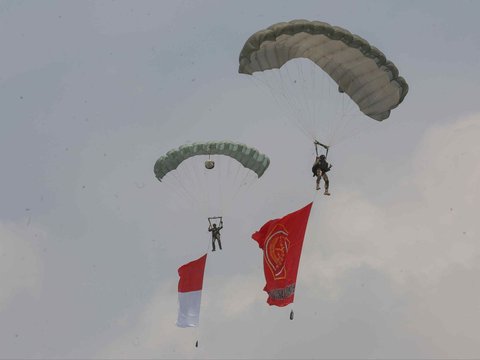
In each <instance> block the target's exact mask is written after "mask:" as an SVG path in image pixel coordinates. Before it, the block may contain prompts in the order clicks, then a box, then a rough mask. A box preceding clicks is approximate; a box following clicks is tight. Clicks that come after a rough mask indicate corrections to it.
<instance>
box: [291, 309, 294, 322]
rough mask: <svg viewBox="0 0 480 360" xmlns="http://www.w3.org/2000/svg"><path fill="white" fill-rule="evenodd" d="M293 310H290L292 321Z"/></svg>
mask: <svg viewBox="0 0 480 360" xmlns="http://www.w3.org/2000/svg"><path fill="white" fill-rule="evenodd" d="M293 316H294V315H293V310H290V320H293Z"/></svg>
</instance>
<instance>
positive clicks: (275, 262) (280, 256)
mask: <svg viewBox="0 0 480 360" xmlns="http://www.w3.org/2000/svg"><path fill="white" fill-rule="evenodd" d="M311 208H312V203H310V204H308V205H307V206H305V207H303V208H301V209H300V210H297V211H295V212H292V213H290V214H287V215H285V216H284V217H282V218H281V219H275V220H270V221H268V222H267V223H266V224H265V225H263V226H262V227H261V229H260V230H258V231H257V232H256V233H254V234H253V235H252V239H253V240H255V241H256V242H257V243H258V245H259V247H260V248H261V249H263V270H264V273H265V280H266V282H267V283H266V285H265V288H264V289H263V290H264V291H265V292H267V294H268V299H267V303H268V304H270V305H276V306H286V305H288V304H290V303H292V302H293V299H294V296H295V284H296V280H297V272H298V264H299V262H300V255H301V253H302V245H303V239H304V237H305V230H306V228H307V223H308V217H309V215H310V210H311Z"/></svg>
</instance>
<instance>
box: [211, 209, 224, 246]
mask: <svg viewBox="0 0 480 360" xmlns="http://www.w3.org/2000/svg"><path fill="white" fill-rule="evenodd" d="M211 219H216V218H208V222H209V223H210V225H209V226H208V231H209V232H211V233H212V251H215V240H216V241H218V247H219V248H220V250H222V243H221V241H220V230H222V229H223V219H222V217H220V224H219V226H218V227H217V224H215V223H214V224H213V225H212V223H211V222H210V220H211Z"/></svg>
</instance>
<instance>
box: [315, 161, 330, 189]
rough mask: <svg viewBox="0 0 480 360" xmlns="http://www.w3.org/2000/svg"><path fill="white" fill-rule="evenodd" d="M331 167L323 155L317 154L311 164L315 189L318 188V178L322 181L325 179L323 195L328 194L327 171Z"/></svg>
mask: <svg viewBox="0 0 480 360" xmlns="http://www.w3.org/2000/svg"><path fill="white" fill-rule="evenodd" d="M331 168H332V165H331V164H328V163H327V160H326V157H325V155H320V156H317V157H316V158H315V162H314V163H313V166H312V172H313V176H316V177H317V190H320V179H322V178H323V181H325V192H324V193H323V194H324V195H330V193H329V192H328V186H329V185H330V181H329V180H328V176H327V172H329V171H330V169H331Z"/></svg>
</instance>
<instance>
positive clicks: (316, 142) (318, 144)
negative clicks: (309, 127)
mask: <svg viewBox="0 0 480 360" xmlns="http://www.w3.org/2000/svg"><path fill="white" fill-rule="evenodd" d="M313 143H314V145H315V153H316V154H317V156H318V147H319V146H321V147H323V148H324V149H325V150H326V153H325V159H326V158H327V157H328V149H329V148H330V146H328V145H324V144H322V143H321V142H318V141H317V140H315V141H314V142H313Z"/></svg>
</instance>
